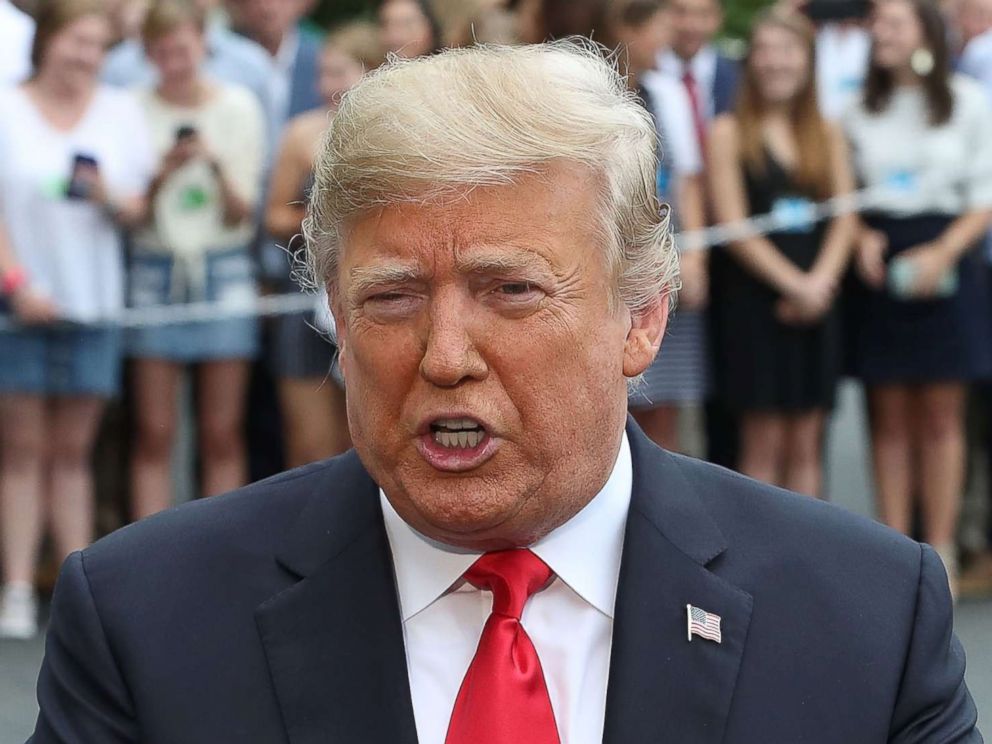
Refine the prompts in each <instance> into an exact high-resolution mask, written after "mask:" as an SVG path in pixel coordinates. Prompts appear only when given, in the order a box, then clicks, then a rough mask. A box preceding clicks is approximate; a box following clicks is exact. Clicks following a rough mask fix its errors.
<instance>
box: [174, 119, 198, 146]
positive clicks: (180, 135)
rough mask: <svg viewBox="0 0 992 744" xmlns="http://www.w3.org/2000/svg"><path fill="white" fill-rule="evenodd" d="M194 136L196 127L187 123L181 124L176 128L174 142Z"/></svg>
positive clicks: (177, 142)
mask: <svg viewBox="0 0 992 744" xmlns="http://www.w3.org/2000/svg"><path fill="white" fill-rule="evenodd" d="M195 136H196V127H193V126H191V125H189V124H183V126H181V127H179V128H178V129H176V144H177V145H178V144H179V143H181V142H183V141H185V140H188V139H189V138H190V137H195Z"/></svg>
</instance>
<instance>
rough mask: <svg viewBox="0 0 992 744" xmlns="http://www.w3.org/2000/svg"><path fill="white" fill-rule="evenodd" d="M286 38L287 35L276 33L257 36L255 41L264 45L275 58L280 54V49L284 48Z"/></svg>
mask: <svg viewBox="0 0 992 744" xmlns="http://www.w3.org/2000/svg"><path fill="white" fill-rule="evenodd" d="M285 38H286V34H285V33H274V34H268V35H265V36H257V37H256V38H255V41H257V42H258V43H259V44H261V45H262V48H263V49H265V51H267V52H268V53H269V54H270V55H271V56H273V57H275V56H276V55H277V54H279V47H281V46H282V42H283V40H284V39H285Z"/></svg>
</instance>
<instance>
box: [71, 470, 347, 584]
mask: <svg viewBox="0 0 992 744" xmlns="http://www.w3.org/2000/svg"><path fill="white" fill-rule="evenodd" d="M335 464H336V459H332V460H325V461H322V462H319V463H314V464H312V465H306V466H304V467H302V468H297V469H295V470H290V471H287V472H285V473H280V474H279V475H275V476H273V477H271V478H267V479H265V480H262V481H259V482H257V483H253V484H251V485H248V486H245V487H243V488H239V489H238V490H236V491H232V492H230V493H227V494H224V495H221V496H213V497H211V498H205V499H200V500H197V501H193V502H190V503H187V504H183V505H181V506H178V507H175V508H173V509H168V510H166V511H164V512H161V513H159V514H156V515H154V516H151V517H148V518H146V519H142V520H140V521H138V522H135V523H133V524H130V525H128V526H126V527H123V528H121V529H119V530H117V531H116V532H113V533H111V534H110V535H107V536H106V537H104V538H103V539H101V540H98V541H97V542H95V543H94V544H93V545H91V546H90V547H88V548H86V549H85V550H84V551H83V559H84V561H85V562H86V564H87V566H90V565H93V564H101V563H105V562H114V561H119V560H126V561H133V560H138V561H141V562H154V561H156V560H160V559H161V560H175V559H176V558H177V557H180V556H182V557H187V556H206V555H209V554H211V553H216V552H218V551H225V550H240V549H244V548H246V547H248V546H256V547H261V546H262V545H269V546H271V545H272V544H273V541H274V540H277V539H279V537H281V535H282V534H283V532H284V528H288V527H289V525H291V524H292V523H293V521H294V520H295V519H296V518H297V516H298V515H299V513H300V511H301V510H302V509H303V507H304V505H305V504H306V503H307V501H308V500H309V498H310V496H312V495H313V494H314V493H315V492H317V491H318V490H319V489H325V490H326V489H328V488H331V487H332V486H331V483H332V482H333V481H332V480H330V478H331V476H330V474H331V472H332V471H333V469H334V467H335Z"/></svg>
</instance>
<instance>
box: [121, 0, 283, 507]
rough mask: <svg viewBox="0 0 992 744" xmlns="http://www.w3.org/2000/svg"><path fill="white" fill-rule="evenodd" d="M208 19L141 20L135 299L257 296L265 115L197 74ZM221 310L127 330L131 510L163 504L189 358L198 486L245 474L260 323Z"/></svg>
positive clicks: (180, 6) (198, 13) (144, 302)
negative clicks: (153, 82)
mask: <svg viewBox="0 0 992 744" xmlns="http://www.w3.org/2000/svg"><path fill="white" fill-rule="evenodd" d="M204 23H205V19H204V16H203V10H202V8H200V7H199V5H198V4H197V3H194V2H192V1H191V0H159V2H156V3H155V5H154V6H153V7H152V8H151V10H150V11H149V13H148V16H147V17H146V19H145V23H144V26H143V29H142V36H143V40H144V43H145V49H146V52H147V55H148V58H149V60H151V62H152V63H153V64H154V65H155V67H156V69H157V71H158V78H159V82H158V85H157V87H155V88H154V89H147V90H143V91H141V93H140V101H141V103H142V105H143V107H144V111H145V116H146V120H147V125H148V127H149V128H150V131H151V136H152V145H153V147H154V149H155V152H156V153H157V155H158V157H159V165H158V172H157V174H156V175H155V177H154V180H153V181H152V185H151V187H150V192H149V196H148V200H149V207H150V219H149V221H148V224H147V225H146V226H145V228H144V229H143V230H142V231H140V232H139V233H138V234H137V235H135V239H134V255H133V258H132V265H131V271H130V277H129V285H130V286H129V289H130V300H131V303H132V304H133V305H134V306H136V307H165V306H168V305H172V304H181V303H186V302H191V301H208V302H219V303H224V302H232V303H246V302H250V301H251V300H252V299H253V298H254V296H255V283H254V278H253V273H252V260H251V256H250V254H249V248H248V246H249V244H250V242H251V240H252V237H253V235H254V232H255V231H254V225H253V215H254V213H255V209H256V202H257V200H258V198H259V196H258V192H259V181H260V178H261V176H260V173H261V168H262V158H263V154H264V151H265V125H264V120H263V114H262V111H261V109H260V107H259V105H258V103H257V102H256V100H255V98H254V97H253V96H252V94H251V93H250V92H248V90H247V89H244V88H240V87H237V86H232V85H225V84H221V83H218V82H216V81H214V80H210V79H207V78H205V77H204V76H203V75H202V74H201V71H200V70H201V63H202V62H203V58H204V55H205V53H206V48H205V44H204ZM221 316H222V317H220V318H217V319H211V320H208V321H201V322H190V323H180V324H172V325H168V326H160V327H154V326H153V327H147V328H142V329H139V330H137V331H136V332H135V333H133V334H132V335H131V337H130V338H129V342H128V352H129V354H130V356H132V357H134V359H135V362H134V367H133V372H134V376H133V379H134V386H135V387H134V390H135V396H134V403H135V419H136V437H135V442H134V450H133V459H132V500H133V503H132V508H133V516H134V517H135V518H141V517H143V516H146V515H148V514H151V513H153V512H156V511H159V510H161V509H164V508H166V507H167V506H169V504H170V503H171V497H172V492H171V479H170V464H171V455H172V445H173V440H174V437H175V433H176V419H177V407H178V404H177V400H176V397H177V392H178V389H179V382H180V378H181V374H182V372H183V369H184V367H185V366H187V365H197V377H196V382H197V402H198V409H199V410H198V416H197V419H198V424H199V426H198V435H199V450H200V466H201V469H202V479H201V480H202V486H201V490H202V493H203V494H205V495H210V494H216V493H220V492H222V491H227V490H230V489H233V488H236V487H237V486H239V485H242V484H243V483H244V482H245V481H246V478H247V474H246V463H245V449H244V438H243V434H242V429H243V421H244V413H245V411H244V409H245V391H246V387H247V383H248V365H249V360H250V359H251V358H252V357H253V356H254V355H255V354H256V352H257V349H258V338H257V327H256V322H255V320H254V319H251V318H246V317H237V316H233V315H232V316H229V317H226V318H225V317H223V312H221Z"/></svg>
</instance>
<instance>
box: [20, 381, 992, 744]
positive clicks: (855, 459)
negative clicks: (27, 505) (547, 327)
mask: <svg viewBox="0 0 992 744" xmlns="http://www.w3.org/2000/svg"><path fill="white" fill-rule="evenodd" d="M860 412H861V403H860V399H859V397H858V391H857V390H856V389H855V388H853V387H848V388H845V389H844V391H843V395H842V403H841V407H840V411H839V413H838V416H837V417H836V418H835V421H834V429H833V433H832V436H831V454H830V472H829V484H830V486H829V488H830V493H831V496H832V498H833V500H834V501H835V502H837V503H840V504H842V505H843V506H845V507H847V508H849V509H852V510H853V511H857V512H860V513H862V514H869V513H870V512H871V496H870V492H869V487H868V483H869V481H868V474H867V470H866V467H865V451H866V450H865V438H864V427H863V420H862V418H861V415H860ZM955 624H956V626H957V632H958V635H959V637H960V638H961V641H962V643H964V646H965V648H966V650H967V652H968V684H969V686H970V687H971V691H972V694H973V695H974V697H975V700H976V701H977V702H978V707H979V711H980V713H979V715H980V721H981V722H983V724H984V727H985V729H986V735H989V734H992V600H990V601H985V602H962V603H961V604H960V605H959V606H958V608H957V616H956V621H955ZM42 647H43V646H42V642H41V641H40V640H39V641H33V642H31V643H13V642H0V744H19V743H20V742H23V741H24V739H25V738H27V736H28V734H29V733H30V732H31V729H32V727H33V723H34V718H35V715H36V713H37V707H36V705H35V697H34V682H35V676H36V675H37V670H38V665H39V664H40V662H41V656H42Z"/></svg>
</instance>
